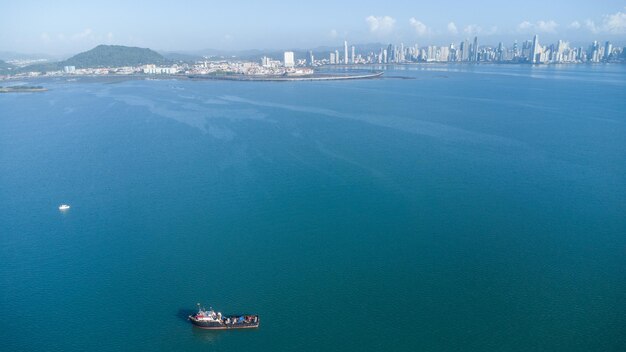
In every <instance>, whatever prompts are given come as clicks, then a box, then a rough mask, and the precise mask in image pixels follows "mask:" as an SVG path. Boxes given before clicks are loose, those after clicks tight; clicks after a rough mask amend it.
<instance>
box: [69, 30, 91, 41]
mask: <svg viewBox="0 0 626 352" xmlns="http://www.w3.org/2000/svg"><path fill="white" fill-rule="evenodd" d="M92 33H93V31H92V30H91V28H85V30H84V31H82V32H80V33H76V34H74V35H72V40H82V39H85V38H90V37H92Z"/></svg>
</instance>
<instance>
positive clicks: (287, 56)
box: [283, 51, 296, 67]
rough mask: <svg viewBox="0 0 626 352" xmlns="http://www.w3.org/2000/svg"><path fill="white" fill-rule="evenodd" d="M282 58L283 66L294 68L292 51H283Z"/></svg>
mask: <svg viewBox="0 0 626 352" xmlns="http://www.w3.org/2000/svg"><path fill="white" fill-rule="evenodd" d="M283 56H284V59H285V60H284V66H285V67H294V66H296V62H295V60H294V57H293V51H285V54H284V55H283Z"/></svg>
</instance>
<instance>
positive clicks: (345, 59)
mask: <svg viewBox="0 0 626 352" xmlns="http://www.w3.org/2000/svg"><path fill="white" fill-rule="evenodd" d="M343 63H344V64H346V65H347V64H348V41H347V40H344V41H343Z"/></svg>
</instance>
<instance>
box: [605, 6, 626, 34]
mask: <svg viewBox="0 0 626 352" xmlns="http://www.w3.org/2000/svg"><path fill="white" fill-rule="evenodd" d="M624 9H625V10H626V7H625V8H624ZM602 27H603V30H604V31H606V32H609V33H611V34H624V33H626V13H624V12H621V11H618V12H616V13H614V14H612V15H606V16H604V21H603V23H602Z"/></svg>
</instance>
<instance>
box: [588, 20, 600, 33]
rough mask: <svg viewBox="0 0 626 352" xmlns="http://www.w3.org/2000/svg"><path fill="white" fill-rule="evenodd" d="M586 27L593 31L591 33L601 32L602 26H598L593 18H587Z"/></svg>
mask: <svg viewBox="0 0 626 352" xmlns="http://www.w3.org/2000/svg"><path fill="white" fill-rule="evenodd" d="M585 27H587V29H588V30H589V31H590V32H591V33H598V32H600V28H598V27H597V26H596V23H595V22H594V21H592V20H586V21H585Z"/></svg>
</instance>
